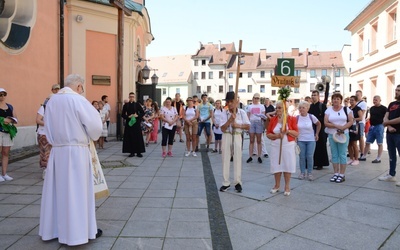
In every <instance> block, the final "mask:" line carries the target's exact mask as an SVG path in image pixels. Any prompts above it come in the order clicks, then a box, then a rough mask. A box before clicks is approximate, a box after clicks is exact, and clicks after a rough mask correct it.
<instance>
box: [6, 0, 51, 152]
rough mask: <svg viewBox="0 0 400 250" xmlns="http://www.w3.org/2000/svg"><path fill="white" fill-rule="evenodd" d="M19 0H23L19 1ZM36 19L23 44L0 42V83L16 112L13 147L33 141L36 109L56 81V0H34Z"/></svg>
mask: <svg viewBox="0 0 400 250" xmlns="http://www.w3.org/2000/svg"><path fill="white" fill-rule="evenodd" d="M20 2H22V3H23V1H20ZM36 7H37V8H36V10H37V11H36V21H35V24H34V26H33V28H32V30H31V35H30V38H29V41H28V43H27V44H26V46H25V47H24V48H23V49H21V50H18V51H17V52H16V51H12V50H10V49H5V48H4V46H0V87H1V88H5V89H6V90H7V92H8V96H7V99H6V100H7V102H8V103H11V104H12V105H13V106H14V109H15V112H16V114H17V116H18V120H19V124H18V125H17V127H18V130H19V132H18V135H17V137H16V139H15V143H14V147H13V148H20V147H23V146H27V145H33V144H35V143H36V133H35V130H36V122H35V120H36V113H37V111H38V109H39V107H40V104H42V103H43V101H44V99H45V98H46V97H47V96H48V95H49V94H50V93H51V86H52V85H53V84H55V83H58V82H59V70H58V67H59V61H58V51H59V48H58V44H59V43H58V38H59V28H58V26H59V21H58V20H59V10H58V9H59V4H58V1H47V0H37V6H36Z"/></svg>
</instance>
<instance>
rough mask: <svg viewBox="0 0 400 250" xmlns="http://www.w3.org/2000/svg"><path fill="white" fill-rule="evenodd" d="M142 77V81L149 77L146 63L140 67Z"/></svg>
mask: <svg viewBox="0 0 400 250" xmlns="http://www.w3.org/2000/svg"><path fill="white" fill-rule="evenodd" d="M142 77H143V79H144V82H146V80H147V79H149V77H150V69H149V67H147V64H146V65H144V67H143V69H142Z"/></svg>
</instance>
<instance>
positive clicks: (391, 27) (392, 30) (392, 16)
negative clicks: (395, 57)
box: [387, 8, 397, 43]
mask: <svg viewBox="0 0 400 250" xmlns="http://www.w3.org/2000/svg"><path fill="white" fill-rule="evenodd" d="M387 25H388V30H387V31H388V32H387V42H388V43H390V42H392V41H394V40H396V39H397V34H396V29H397V8H390V9H389V10H388V22H387Z"/></svg>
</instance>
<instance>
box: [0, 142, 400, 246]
mask: <svg viewBox="0 0 400 250" xmlns="http://www.w3.org/2000/svg"><path fill="white" fill-rule="evenodd" d="M248 143H249V140H248V138H246V139H245V141H244V150H243V155H242V156H243V159H242V161H243V172H242V179H243V192H242V193H236V192H235V191H234V190H233V188H231V189H230V190H228V191H227V192H224V193H221V192H218V187H219V186H220V185H221V182H222V169H221V165H222V164H221V155H220V154H218V153H211V152H205V150H204V149H202V150H200V152H199V154H198V157H192V156H190V157H185V156H184V148H185V145H184V144H185V143H179V142H176V143H175V144H174V150H173V152H174V157H167V158H162V157H161V146H160V145H159V143H158V144H150V145H149V147H147V148H146V151H147V152H146V153H145V154H144V157H143V158H137V157H132V158H128V157H127V154H122V153H121V148H122V143H121V142H120V141H116V140H114V141H110V142H108V143H106V144H105V149H104V150H99V152H98V153H99V158H100V161H101V162H102V165H103V170H104V173H105V176H106V180H107V183H108V186H109V189H110V196H109V197H107V198H103V199H99V200H97V201H96V208H97V212H96V215H97V221H98V226H99V228H101V229H102V230H103V232H104V234H103V236H102V237H100V238H99V239H96V240H91V241H90V242H89V243H88V244H86V245H82V246H78V247H68V246H65V245H61V244H59V243H58V242H57V240H52V241H48V242H43V241H42V240H41V239H40V237H39V236H38V227H39V212H40V198H41V192H42V184H43V180H42V179H41V175H42V173H41V170H40V169H39V165H38V160H39V157H38V155H37V154H38V151H37V147H36V146H34V147H29V148H24V149H21V150H12V152H11V160H10V162H11V163H10V165H9V171H8V173H9V175H10V176H12V177H13V178H14V180H13V181H7V182H3V183H0V242H1V244H0V249H18V250H19V249H70V248H72V249H173V250H176V249H224V250H225V249H399V246H400V229H399V225H400V187H396V186H395V183H394V182H382V181H378V177H379V176H381V175H383V174H385V173H386V172H387V169H388V157H387V152H384V153H383V158H382V163H380V164H373V163H371V161H372V160H373V159H374V158H373V156H374V155H375V154H376V150H372V153H371V155H369V156H368V158H367V161H366V162H361V163H360V165H358V166H349V167H348V168H347V171H346V181H345V182H344V183H341V184H336V183H330V182H329V178H330V177H331V175H332V169H331V168H325V169H323V170H320V171H316V170H315V171H313V174H314V177H315V180H314V181H312V182H310V181H305V180H298V179H297V175H298V173H297V174H294V175H293V176H292V178H291V189H292V190H291V195H290V196H289V197H286V196H284V195H283V193H282V192H278V193H276V194H270V193H269V190H270V189H271V187H272V186H273V178H274V177H273V175H271V174H270V173H269V160H268V159H266V158H263V163H262V164H259V163H257V162H256V161H255V160H253V162H252V163H249V164H247V163H245V162H246V160H247V158H248V157H249V155H248V150H247V148H248ZM267 144H268V143H267ZM212 146H213V145H212ZM267 148H269V146H268V147H267Z"/></svg>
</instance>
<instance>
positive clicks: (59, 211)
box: [39, 75, 103, 246]
mask: <svg viewBox="0 0 400 250" xmlns="http://www.w3.org/2000/svg"><path fill="white" fill-rule="evenodd" d="M83 91H84V79H83V78H82V77H81V76H79V75H69V76H67V78H66V79H65V87H64V88H63V89H61V90H60V91H59V92H58V94H55V95H53V97H52V98H51V99H50V100H49V102H48V103H47V105H46V111H45V112H46V115H45V116H44V124H45V133H46V137H47V140H48V142H49V143H50V144H51V145H52V149H51V152H50V157H49V161H48V164H47V171H46V178H45V180H44V184H43V193H42V202H41V209H40V226H39V235H40V236H41V237H42V240H51V239H55V238H58V241H59V242H60V243H62V244H67V245H70V246H74V245H80V244H85V243H88V242H89V239H95V238H97V237H100V236H101V234H102V231H101V230H100V229H98V228H97V223H96V214H95V196H94V191H93V173H92V172H93V171H92V169H93V167H92V160H91V155H90V151H89V142H90V140H97V139H98V138H99V137H100V135H101V133H102V130H103V124H102V121H101V118H100V116H99V113H98V111H97V110H96V109H95V108H94V107H93V106H92V105H91V104H90V103H89V101H88V100H87V99H86V98H85V97H83V96H82V95H80V94H82V93H83Z"/></svg>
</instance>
